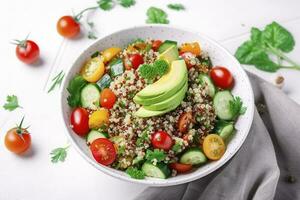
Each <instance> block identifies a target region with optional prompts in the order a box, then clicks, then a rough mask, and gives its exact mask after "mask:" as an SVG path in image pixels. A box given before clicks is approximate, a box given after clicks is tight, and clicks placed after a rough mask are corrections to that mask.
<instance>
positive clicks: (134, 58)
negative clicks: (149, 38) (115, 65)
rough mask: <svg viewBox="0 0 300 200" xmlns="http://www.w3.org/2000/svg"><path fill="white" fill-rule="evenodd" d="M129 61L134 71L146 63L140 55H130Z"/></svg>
mask: <svg viewBox="0 0 300 200" xmlns="http://www.w3.org/2000/svg"><path fill="white" fill-rule="evenodd" d="M129 61H130V63H131V67H132V68H133V69H137V68H139V66H140V65H141V64H143V63H144V59H143V57H142V56H141V55H140V54H138V53H137V54H132V55H130V56H129Z"/></svg>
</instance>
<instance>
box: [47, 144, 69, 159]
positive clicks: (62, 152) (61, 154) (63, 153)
mask: <svg viewBox="0 0 300 200" xmlns="http://www.w3.org/2000/svg"><path fill="white" fill-rule="evenodd" d="M68 148H69V146H67V147H59V148H56V149H53V150H52V151H51V153H50V155H51V162H52V163H57V162H58V161H60V162H64V161H65V159H66V157H67V149H68Z"/></svg>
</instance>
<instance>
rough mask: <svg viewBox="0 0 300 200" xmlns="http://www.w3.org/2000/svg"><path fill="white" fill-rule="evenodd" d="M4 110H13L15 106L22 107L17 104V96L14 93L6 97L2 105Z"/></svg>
mask: <svg viewBox="0 0 300 200" xmlns="http://www.w3.org/2000/svg"><path fill="white" fill-rule="evenodd" d="M3 108H4V109H5V110H9V111H13V110H15V109H17V108H22V107H21V106H20V105H19V101H18V97H17V96H16V95H8V96H7V97H6V103H5V104H4V105H3Z"/></svg>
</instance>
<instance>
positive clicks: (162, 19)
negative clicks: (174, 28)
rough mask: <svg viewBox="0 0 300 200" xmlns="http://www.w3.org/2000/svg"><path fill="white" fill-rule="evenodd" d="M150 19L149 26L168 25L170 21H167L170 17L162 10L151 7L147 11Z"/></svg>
mask: <svg viewBox="0 0 300 200" xmlns="http://www.w3.org/2000/svg"><path fill="white" fill-rule="evenodd" d="M147 16H148V19H147V20H146V23H148V24H168V23H169V20H168V19H167V17H168V15H167V13H166V12H165V11H163V10H162V9H160V8H156V7H150V8H149V9H148V10H147Z"/></svg>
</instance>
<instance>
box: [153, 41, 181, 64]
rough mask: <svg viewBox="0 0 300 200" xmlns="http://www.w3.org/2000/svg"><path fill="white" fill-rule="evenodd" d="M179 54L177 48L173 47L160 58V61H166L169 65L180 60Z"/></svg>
mask: <svg viewBox="0 0 300 200" xmlns="http://www.w3.org/2000/svg"><path fill="white" fill-rule="evenodd" d="M178 57H179V54H178V49H177V46H175V45H174V46H171V47H170V48H168V49H167V50H166V51H164V52H163V53H162V54H160V55H159V56H158V59H163V60H166V61H167V62H168V63H172V62H173V61H174V60H178Z"/></svg>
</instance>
